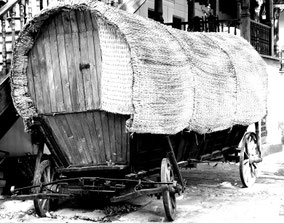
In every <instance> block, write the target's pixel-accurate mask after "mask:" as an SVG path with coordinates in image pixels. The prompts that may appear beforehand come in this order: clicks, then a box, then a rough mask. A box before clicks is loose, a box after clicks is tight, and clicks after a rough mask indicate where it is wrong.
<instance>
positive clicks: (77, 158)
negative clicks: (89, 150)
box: [60, 115, 83, 165]
mask: <svg viewBox="0 0 284 223" xmlns="http://www.w3.org/2000/svg"><path fill="white" fill-rule="evenodd" d="M60 124H61V127H62V128H63V130H64V132H65V133H66V136H67V141H68V145H69V147H68V150H70V154H71V156H72V164H73V165H75V164H78V163H82V160H83V157H82V155H81V153H80V152H79V151H78V149H77V144H76V139H75V136H74V134H73V132H72V130H71V128H70V126H69V123H68V120H67V118H66V115H62V116H60Z"/></svg>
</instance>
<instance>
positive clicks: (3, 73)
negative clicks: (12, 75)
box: [1, 15, 7, 75]
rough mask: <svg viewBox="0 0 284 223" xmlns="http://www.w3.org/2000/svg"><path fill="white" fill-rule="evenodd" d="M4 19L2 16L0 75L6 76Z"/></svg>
mask: <svg viewBox="0 0 284 223" xmlns="http://www.w3.org/2000/svg"><path fill="white" fill-rule="evenodd" d="M6 17H7V15H4V16H3V18H2V20H1V25H2V33H1V35H2V75H6V73H7V70H6V69H7V46H6Z"/></svg>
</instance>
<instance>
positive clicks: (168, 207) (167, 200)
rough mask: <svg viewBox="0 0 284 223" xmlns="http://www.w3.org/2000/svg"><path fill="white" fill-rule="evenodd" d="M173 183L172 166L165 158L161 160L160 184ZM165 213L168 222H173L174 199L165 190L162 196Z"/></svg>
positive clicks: (174, 214) (170, 192)
mask: <svg viewBox="0 0 284 223" xmlns="http://www.w3.org/2000/svg"><path fill="white" fill-rule="evenodd" d="M173 181H174V173H173V169H172V165H171V163H170V161H169V160H168V159H167V158H164V159H163V160H162V164H161V182H162V183H170V182H173ZM162 197H163V203H164V208H165V213H166V216H167V218H168V220H169V221H173V220H174V219H175V216H176V197H175V193H174V192H172V191H169V190H165V191H164V192H163V194H162Z"/></svg>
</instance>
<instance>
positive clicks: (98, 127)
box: [93, 111, 106, 163]
mask: <svg viewBox="0 0 284 223" xmlns="http://www.w3.org/2000/svg"><path fill="white" fill-rule="evenodd" d="M101 112H102V111H95V112H94V113H93V115H94V120H95V129H96V133H97V137H98V144H99V148H100V157H101V162H102V163H105V161H106V153H105V147H104V146H105V145H104V137H103V134H104V132H103V128H102V121H101V114H100V113H101Z"/></svg>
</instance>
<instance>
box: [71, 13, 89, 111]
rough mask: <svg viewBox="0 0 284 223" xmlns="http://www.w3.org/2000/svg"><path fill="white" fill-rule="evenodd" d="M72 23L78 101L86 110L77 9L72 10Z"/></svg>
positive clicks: (80, 107)
mask: <svg viewBox="0 0 284 223" xmlns="http://www.w3.org/2000/svg"><path fill="white" fill-rule="evenodd" d="M69 15H70V24H71V30H72V45H73V49H74V61H75V63H74V65H75V67H73V69H74V70H75V71H76V75H77V76H76V78H77V91H78V102H79V110H81V111H83V110H86V106H85V96H84V84H83V77H82V74H81V72H80V69H79V64H80V44H79V35H78V31H79V30H78V26H77V19H76V14H75V11H70V13H69Z"/></svg>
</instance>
